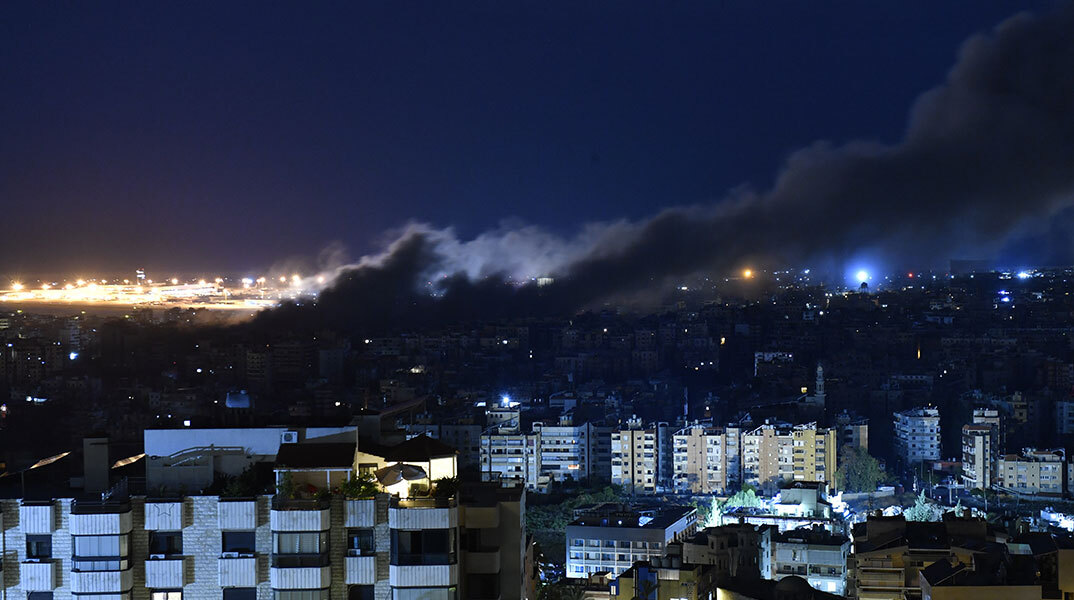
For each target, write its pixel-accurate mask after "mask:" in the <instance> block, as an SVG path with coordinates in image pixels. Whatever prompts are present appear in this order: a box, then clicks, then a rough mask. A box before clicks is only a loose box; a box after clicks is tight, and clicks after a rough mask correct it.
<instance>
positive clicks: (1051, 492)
mask: <svg viewBox="0 0 1074 600" xmlns="http://www.w3.org/2000/svg"><path fill="white" fill-rule="evenodd" d="M1066 470H1067V468H1066V453H1065V452H1064V451H1063V450H1062V449H1061V448H1060V449H1055V450H1037V449H1035V448H1025V449H1023V450H1022V453H1021V454H1005V455H1003V456H1000V458H999V460H997V461H996V483H997V485H999V486H1000V487H1002V488H1003V489H1006V490H1008V491H1011V492H1014V493H1017V494H1026V495H1029V496H1054V497H1061V496H1062V495H1063V492H1064V490H1065V489H1066V483H1065V475H1066Z"/></svg>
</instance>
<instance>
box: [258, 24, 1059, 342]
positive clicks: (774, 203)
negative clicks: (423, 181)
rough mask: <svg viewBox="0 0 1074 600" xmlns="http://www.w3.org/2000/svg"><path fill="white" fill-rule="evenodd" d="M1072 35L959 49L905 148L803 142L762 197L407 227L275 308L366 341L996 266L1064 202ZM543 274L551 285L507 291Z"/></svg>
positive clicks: (1000, 31)
mask: <svg viewBox="0 0 1074 600" xmlns="http://www.w3.org/2000/svg"><path fill="white" fill-rule="evenodd" d="M1072 32H1074V5H1071V4H1067V5H1065V6H1064V7H1063V8H1062V9H1061V10H1059V11H1057V12H1055V13H1054V14H1049V15H1046V16H1042V17H1031V16H1028V15H1019V16H1016V17H1013V18H1011V19H1009V20H1007V21H1006V22H1004V23H1002V24H1001V25H999V26H998V27H997V28H996V29H995V30H994V31H993V32H991V33H989V34H983V35H978V36H975V37H973V38H971V39H970V40H968V41H967V42H966V43H965V44H964V45H963V47H962V49H961V51H960V54H959V58H958V61H957V62H956V64H955V66H954V67H953V68H952V69H951V71H950V73H949V74H948V76H947V80H946V81H945V82H944V83H943V84H942V85H940V86H938V87H936V88H934V89H932V90H930V91H928V92H926V93H925V94H923V95H922V96H921V97H920V98H918V100H917V101H916V103H915V105H914V106H913V107H912V110H911V112H910V118H909V125H908V128H907V131H906V134H905V136H904V138H903V140H902V141H901V142H899V143H897V144H894V145H882V144H877V143H869V142H852V143H849V144H845V145H842V146H833V145H830V144H827V143H817V144H814V145H813V146H810V147H808V148H805V149H802V150H800V151H798V152H796V153H794V154H793V155H792V156H790V158H789V159H788V161H787V163H786V165H785V167H784V169H783V170H782V172H781V173H780V174H779V175H778V177H777V178H776V181H775V183H774V185H773V187H772V189H770V190H768V191H767V192H763V193H759V192H752V191H738V192H735V193H733V194H732V195H731V196H729V197H728V198H726V199H724V200H723V201H721V202H719V203H717V204H716V205H714V206H694V207H680V208H671V209H667V210H665V211H663V212H661V213H660V214H658V215H656V216H654V217H653V218H651V219H649V220H646V221H642V222H637V223H629V222H616V223H609V224H601V225H591V226H589V227H587V228H586V229H585V230H584V231H582V232H581V233H580V234H579V235H577V236H576V237H574V238H572V239H561V238H558V237H556V236H553V235H551V234H548V233H546V232H544V231H542V230H540V229H538V228H532V227H530V228H510V227H504V228H501V229H500V230H497V231H493V232H489V233H487V234H485V235H482V236H479V237H478V238H476V239H474V240H470V241H460V240H459V239H458V238H457V237H456V236H455V235H454V234H453V232H452V231H451V230H437V229H433V228H430V227H427V226H422V225H411V226H409V227H408V228H406V229H405V230H403V231H402V232H401V233H400V234H399V236H398V238H397V239H396V241H395V242H394V243H392V244H391V245H390V246H389V247H388V249H387V250H386V251H385V252H384V253H383V254H382V255H379V256H374V257H366V258H364V259H363V260H362V261H361V262H360V263H358V264H357V265H353V266H351V267H347V268H343V269H341V270H340V271H339V273H338V278H337V279H336V282H335V284H334V285H333V286H331V287H330V288H329V289H327V290H325V291H324V292H323V294H322V296H321V298H320V301H319V302H318V304H317V307H316V308H315V309H311V310H305V311H303V310H299V309H295V308H291V309H288V310H287V311H284V312H286V313H288V318H299V319H300V320H302V321H305V322H308V323H309V324H311V325H314V324H327V323H335V324H339V325H342V326H351V327H353V328H355V329H356V330H369V329H376V328H377V326H389V327H390V326H391V325H392V324H394V323H399V322H408V323H411V324H420V323H421V322H428V323H440V322H447V321H457V320H465V319H469V318H473V317H477V316H483V317H489V316H512V315H534V316H539V315H544V314H558V313H563V312H568V311H573V310H578V309H580V308H584V307H590V306H593V305H594V304H595V303H599V302H600V301H602V300H604V299H607V298H609V297H616V296H622V295H628V294H632V293H636V292H638V291H640V290H643V289H646V288H649V287H652V286H655V285H658V284H660V283H663V282H665V281H667V280H668V279H669V278H675V277H682V276H686V275H689V274H693V273H698V272H702V271H709V272H715V273H722V272H727V271H730V270H737V269H739V268H741V267H743V266H745V265H747V264H748V265H751V266H764V265H767V266H791V267H794V266H800V265H804V264H809V263H810V262H818V263H819V262H829V261H833V260H834V261H836V262H838V261H839V260H845V259H848V258H850V257H852V256H855V255H858V254H860V253H869V254H871V255H874V256H883V257H886V259H887V260H888V261H889V264H895V265H917V266H938V265H942V264H943V263H944V262H945V261H946V260H947V259H948V258H950V257H952V256H955V255H975V256H989V255H992V254H994V253H995V252H996V251H997V250H998V249H999V248H1001V247H1003V245H1004V244H1005V243H1007V242H1008V240H1010V239H1011V238H1012V237H1013V236H1016V235H1024V234H1025V232H1026V231H1031V230H1033V229H1034V228H1041V227H1044V226H1045V225H1046V224H1047V222H1048V219H1049V218H1051V217H1052V216H1053V215H1055V214H1056V213H1058V212H1059V211H1062V210H1064V209H1065V208H1068V207H1070V206H1072V205H1074V35H1072ZM878 68H880V66H879V65H878ZM541 275H552V276H554V277H555V278H556V283H555V284H554V285H551V286H546V287H537V286H536V285H533V284H529V285H518V283H517V282H518V281H524V280H527V279H529V278H531V277H536V276H541ZM505 278H513V279H514V280H515V282H516V283H515V284H505V283H504V280H505ZM278 316H281V313H275V314H273V315H265V317H264V318H265V319H274V318H276V317H278Z"/></svg>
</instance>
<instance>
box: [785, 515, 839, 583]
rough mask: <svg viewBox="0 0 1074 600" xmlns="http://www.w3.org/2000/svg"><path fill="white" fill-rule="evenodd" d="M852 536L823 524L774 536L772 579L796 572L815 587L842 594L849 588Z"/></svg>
mask: <svg viewBox="0 0 1074 600" xmlns="http://www.w3.org/2000/svg"><path fill="white" fill-rule="evenodd" d="M849 555H850V538H848V537H846V536H844V535H838V534H833V533H831V532H829V531H828V530H826V529H824V528H823V527H812V528H803V529H794V530H792V531H785V532H781V533H776V534H775V535H773V536H772V573H771V577H772V579H776V580H779V579H783V578H784V577H788V576H790V575H797V576H799V577H802V578H804V579H805V580H806V581H808V582H809V585H810V586H812V587H813V588H815V589H818V590H823V591H825V592H829V593H832V594H838V595H842V594H843V592H844V591H845V589H846V581H847V557H848V556H849Z"/></svg>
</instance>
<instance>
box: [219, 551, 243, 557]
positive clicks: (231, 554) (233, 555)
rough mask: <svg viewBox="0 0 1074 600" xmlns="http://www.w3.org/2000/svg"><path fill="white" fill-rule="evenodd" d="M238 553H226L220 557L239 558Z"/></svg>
mask: <svg viewBox="0 0 1074 600" xmlns="http://www.w3.org/2000/svg"><path fill="white" fill-rule="evenodd" d="M238 557H239V553H238V552H224V553H222V554H221V555H220V558H238Z"/></svg>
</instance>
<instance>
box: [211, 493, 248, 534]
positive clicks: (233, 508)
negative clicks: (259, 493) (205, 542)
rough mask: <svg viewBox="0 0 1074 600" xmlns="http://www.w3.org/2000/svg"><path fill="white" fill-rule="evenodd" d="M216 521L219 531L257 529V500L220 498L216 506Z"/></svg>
mask: <svg viewBox="0 0 1074 600" xmlns="http://www.w3.org/2000/svg"><path fill="white" fill-rule="evenodd" d="M217 521H218V524H219V525H220V529H221V530H231V531H245V530H249V529H257V500H256V499H254V498H221V499H220V502H219V503H218V504H217Z"/></svg>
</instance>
